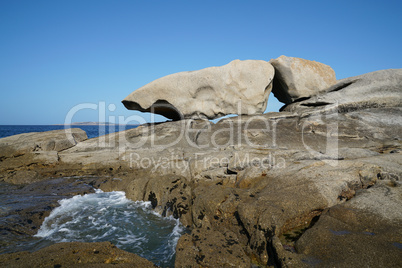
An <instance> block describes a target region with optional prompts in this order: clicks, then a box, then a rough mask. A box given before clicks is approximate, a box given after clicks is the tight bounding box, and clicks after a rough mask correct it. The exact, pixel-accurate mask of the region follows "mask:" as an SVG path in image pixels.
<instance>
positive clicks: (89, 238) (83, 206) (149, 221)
mask: <svg viewBox="0 0 402 268" xmlns="http://www.w3.org/2000/svg"><path fill="white" fill-rule="evenodd" d="M71 127H73V128H75V127H77V128H81V129H83V130H84V131H86V133H87V136H88V138H95V137H98V136H101V135H105V134H109V133H113V132H116V131H122V130H126V129H130V128H135V127H136V126H134V125H131V126H130V125H129V126H125V127H122V126H119V125H106V126H105V125H103V126H98V125H72V126H71ZM64 128H65V127H64V126H62V125H24V126H22V125H18V126H6V125H1V126H0V138H2V137H7V136H11V135H16V134H21V133H28V132H43V131H49V130H58V129H64ZM13 191H14V192H15V193H17V189H16V186H13V185H11V184H7V183H4V182H2V183H0V205H1V206H0V212H1V213H0V222H3V223H5V222H4V221H8V220H9V219H8V218H9V216H7V217H5V216H3V215H7V213H6V212H5V211H7V210H9V209H12V210H18V206H21V208H22V207H26V206H27V204H28V205H29V204H31V203H32V204H33V202H34V200H38V199H40V198H42V197H40V196H35V197H30V198H31V199H30V200H24V198H21V197H19V196H17V194H16V195H15V196H14V195H13ZM47 194H49V193H47ZM24 196H25V195H24ZM43 198H47V197H46V195H45V196H43ZM58 202H59V206H58V207H56V208H55V209H53V210H52V211H51V213H50V215H49V216H48V217H46V218H45V220H44V222H43V223H42V226H41V227H40V229H39V230H38V232H37V233H36V234H35V235H34V236H32V237H31V238H29V239H25V240H21V241H20V242H18V243H19V244H18V245H13V246H11V247H10V248H7V247H0V254H2V253H9V252H14V251H21V250H28V251H33V250H37V249H39V248H41V247H43V246H46V245H50V244H53V243H58V242H74V241H78V242H101V241H110V242H111V243H113V244H115V245H116V246H117V247H118V248H121V249H123V250H126V251H128V252H132V253H135V254H137V255H139V256H141V257H144V258H146V259H148V260H150V261H152V262H154V263H155V264H156V265H158V266H160V267H174V260H175V248H176V244H177V241H178V239H179V238H180V236H181V235H182V234H184V233H185V232H186V230H185V228H184V227H183V226H182V225H181V223H180V222H179V220H178V219H174V218H173V217H162V216H160V215H159V214H157V213H156V212H154V211H153V210H152V209H151V204H150V202H144V201H136V202H134V201H131V200H129V199H127V198H126V196H125V193H124V192H119V191H115V192H102V191H101V190H99V189H97V190H95V193H89V194H85V195H76V196H74V197H72V198H65V199H61V200H59V201H58ZM6 224H7V223H6ZM10 224H12V223H11V222H10ZM3 238H4V237H3ZM3 242H4V241H3ZM0 244H1V243H0ZM10 245H11V244H10Z"/></svg>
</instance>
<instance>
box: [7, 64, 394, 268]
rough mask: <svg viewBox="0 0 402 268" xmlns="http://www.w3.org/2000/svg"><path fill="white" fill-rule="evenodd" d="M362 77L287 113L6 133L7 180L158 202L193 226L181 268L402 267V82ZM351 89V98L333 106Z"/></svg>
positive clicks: (179, 256)
mask: <svg viewBox="0 0 402 268" xmlns="http://www.w3.org/2000/svg"><path fill="white" fill-rule="evenodd" d="M398 72H400V71H387V72H385V73H384V74H383V75H386V76H387V77H391V78H392V77H395V76H398ZM375 75H376V74H375ZM358 78H359V79H356V78H353V79H351V80H350V81H349V80H344V81H340V82H339V83H340V84H338V85H335V86H333V88H332V89H331V90H327V91H326V92H324V93H320V94H321V95H317V96H315V97H314V96H313V97H311V98H309V99H307V100H300V101H299V102H296V103H294V104H290V105H289V106H288V107H286V108H285V110H286V111H284V112H280V113H268V114H263V115H255V116H241V117H232V118H227V119H223V120H221V121H219V122H218V123H216V124H213V123H212V122H209V121H207V120H191V119H189V120H181V121H173V122H165V123H159V124H147V125H141V126H139V127H138V128H135V129H130V130H126V131H123V132H118V133H113V134H110V135H107V136H102V137H99V138H94V139H89V140H85V136H83V133H82V132H81V131H80V130H74V131H73V133H72V134H71V135H69V136H66V135H60V133H63V132H62V131H61V132H57V131H56V132H52V133H51V134H49V133H42V134H40V133H37V134H35V135H33V134H21V135H19V136H14V137H10V138H5V139H1V140H0V151H1V152H2V154H1V156H0V157H1V159H0V176H1V180H3V181H5V182H10V183H15V184H22V183H24V184H25V183H31V182H33V181H41V180H46V179H48V178H54V177H67V176H85V177H89V180H90V182H89V183H90V184H91V185H93V186H95V187H97V188H100V189H102V190H104V191H112V190H123V191H125V192H126V195H127V197H128V198H130V199H132V200H146V201H151V202H152V206H153V207H154V209H155V210H157V211H159V212H160V213H161V214H162V215H169V214H173V215H174V216H175V217H177V218H180V220H181V222H182V223H183V224H184V225H185V226H187V227H188V228H189V230H190V232H189V233H188V234H185V235H183V236H182V237H181V238H180V240H179V242H178V245H177V248H176V266H177V267H189V266H204V267H229V266H235V267H250V265H251V264H256V265H259V266H283V267H311V266H315V265H318V266H320V267H345V266H361V265H364V266H370V267H384V266H387V267H392V266H398V265H400V264H401V263H402V254H401V252H402V188H401V177H402V143H401V140H402V107H401V94H400V92H401V83H399V82H398V81H399V80H395V79H396V78H395V79H390V83H388V84H387V83H385V82H384V79H383V80H381V79H380V80H378V83H377V84H376V83H374V82H367V81H366V82H365V80H364V79H366V78H364V77H363V78H361V77H358ZM372 78H373V74H370V75H369V76H368V78H367V79H372ZM374 78H375V77H374ZM374 78H373V79H372V80H373V81H374V80H375V79H374ZM397 79H400V78H397ZM395 81H397V82H395ZM365 83H366V84H365ZM370 85H371V86H370ZM375 85H380V87H381V89H382V92H377V93H376V91H375V87H374V86H375ZM364 87H366V89H367V92H365V91H364V89H363V88H364ZM356 88H357V89H356ZM355 90H358V92H357V91H355ZM352 91H355V92H356V94H355V95H354V98H355V100H354V101H350V102H346V101H345V102H343V101H342V100H343V99H342V98H341V97H339V98H338V99H339V100H340V101H338V102H333V103H330V101H331V100H333V99H336V98H335V97H336V96H335V95H334V94H338V95H340V96H342V94H346V95H347V94H351V92H352ZM342 92H343V93H342ZM341 93H342V94H341ZM359 94H360V96H361V97H360V98H359V97H358V96H357V95H359ZM370 94H373V96H374V97H373V98H369V95H370ZM334 96H335V97H334ZM376 96H377V97H376ZM322 99H325V100H326V102H327V103H328V105H329V106H330V109H327V108H323V107H325V106H326V105H327V104H325V105H324V104H322V103H321V102H320V101H321V100H322ZM360 99H363V101H362V102H359V100H360ZM366 99H367V100H370V101H369V104H370V105H366V104H367V103H368V102H366V101H365V100H366ZM376 100H377V102H378V105H376V103H375V101H376ZM314 102H315V105H314ZM352 102H354V103H355V105H353V103H352ZM321 104H322V105H321ZM314 107H315V108H314ZM314 109H315V110H314ZM43 135H47V136H43ZM43 137H46V138H43ZM71 137H73V138H71ZM24 140H29V141H30V142H29V143H27V142H25V143H24V142H21V141H24ZM24 144H25V145H24Z"/></svg>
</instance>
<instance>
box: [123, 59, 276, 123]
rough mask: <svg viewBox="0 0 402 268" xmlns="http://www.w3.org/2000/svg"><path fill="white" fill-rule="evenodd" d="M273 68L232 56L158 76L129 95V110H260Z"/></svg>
mask: <svg viewBox="0 0 402 268" xmlns="http://www.w3.org/2000/svg"><path fill="white" fill-rule="evenodd" d="M273 77H274V68H273V67H272V65H271V64H270V63H268V62H266V61H262V60H245V61H240V60H234V61H232V62H230V63H229V64H226V65H224V66H220V67H209V68H205V69H202V70H198V71H191V72H180V73H176V74H171V75H168V76H165V77H162V78H159V79H157V80H155V81H153V82H151V83H149V84H147V85H145V86H143V87H141V88H139V89H137V90H135V91H133V92H132V93H131V94H130V95H128V96H127V97H126V98H125V99H124V100H123V101H122V102H123V104H124V106H125V107H126V108H127V109H129V110H138V111H141V112H151V113H156V114H160V115H163V116H165V117H167V118H169V119H172V120H180V119H185V118H194V119H195V118H202V119H215V118H218V117H221V116H225V115H228V114H247V115H253V114H262V113H263V112H264V111H265V109H266V106H267V101H268V95H269V94H270V93H271V90H272V80H273Z"/></svg>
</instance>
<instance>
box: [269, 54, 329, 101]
mask: <svg viewBox="0 0 402 268" xmlns="http://www.w3.org/2000/svg"><path fill="white" fill-rule="evenodd" d="M269 62H270V63H271V64H272V66H274V68H275V78H274V87H273V89H272V93H273V94H274V95H275V97H276V98H278V100H279V101H281V102H283V103H286V104H289V103H291V102H293V101H295V100H296V99H299V98H303V97H309V96H311V95H315V94H317V93H318V92H321V91H322V90H325V89H326V88H328V87H330V86H332V85H333V84H335V82H336V78H335V72H334V70H333V69H332V68H331V67H330V66H328V65H325V64H323V63H320V62H316V61H310V60H305V59H300V58H293V57H286V56H280V57H279V58H277V59H272V60H270V61H269Z"/></svg>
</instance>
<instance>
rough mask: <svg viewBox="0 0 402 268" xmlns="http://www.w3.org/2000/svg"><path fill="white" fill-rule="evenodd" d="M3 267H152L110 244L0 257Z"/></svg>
mask: <svg viewBox="0 0 402 268" xmlns="http://www.w3.org/2000/svg"><path fill="white" fill-rule="evenodd" d="M0 265H1V266H2V267H27V266H30V267H78V266H81V267H82V266H85V267H105V266H108V267H109V266H112V267H127V268H128V267H138V268H146V267H155V265H154V264H153V263H152V262H150V261H148V260H146V259H144V258H141V257H140V256H138V255H136V254H133V253H129V252H127V251H124V250H121V249H118V248H117V247H116V246H115V245H113V244H111V243H110V242H97V243H79V242H67V243H59V244H55V245H51V246H49V247H46V248H43V249H40V250H38V251H35V252H32V253H31V252H27V251H23V252H16V253H10V254H3V255H0Z"/></svg>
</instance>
